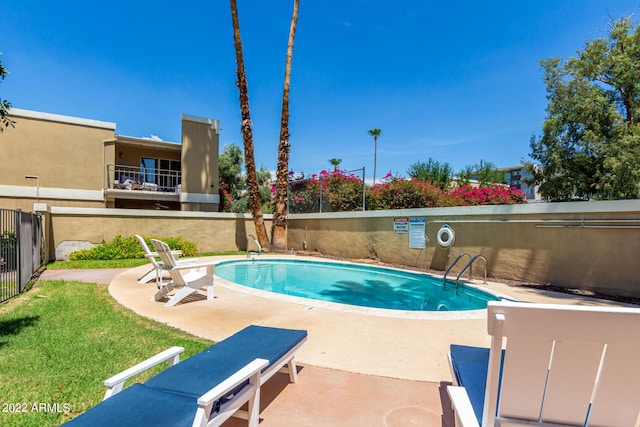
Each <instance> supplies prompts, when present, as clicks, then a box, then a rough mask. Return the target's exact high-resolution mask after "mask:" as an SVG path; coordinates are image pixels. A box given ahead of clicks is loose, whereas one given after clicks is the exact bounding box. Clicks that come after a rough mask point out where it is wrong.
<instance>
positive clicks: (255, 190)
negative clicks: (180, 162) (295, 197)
mask: <svg viewBox="0 0 640 427" xmlns="http://www.w3.org/2000/svg"><path fill="white" fill-rule="evenodd" d="M229 3H230V5H231V20H232V22H233V40H234V44H235V48H236V63H237V65H238V68H237V71H236V76H237V77H238V81H237V82H236V86H238V91H239V92H240V115H241V122H240V123H241V127H240V130H241V132H242V139H243V141H244V161H245V170H246V174H247V186H248V187H249V208H250V209H251V215H252V216H253V223H254V225H255V228H256V237H257V238H258V241H259V242H260V246H262V247H263V248H265V249H267V248H269V240H268V238H267V229H266V227H265V225H264V217H263V215H262V205H261V203H260V187H259V185H258V178H257V176H256V162H255V159H254V156H253V130H252V129H253V128H252V124H251V114H250V113H249V88H248V85H247V76H246V74H245V71H244V57H243V54H242V41H241V39H240V22H239V20H238V8H237V6H236V0H229Z"/></svg>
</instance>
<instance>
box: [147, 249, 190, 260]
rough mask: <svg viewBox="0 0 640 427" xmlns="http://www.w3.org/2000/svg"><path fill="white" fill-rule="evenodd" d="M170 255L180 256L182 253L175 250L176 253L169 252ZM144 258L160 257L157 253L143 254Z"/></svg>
mask: <svg viewBox="0 0 640 427" xmlns="http://www.w3.org/2000/svg"><path fill="white" fill-rule="evenodd" d="M171 253H172V254H173V255H182V251H180V250H176V251H171ZM144 256H145V258H158V257H159V256H160V255H158V252H149V253H147V254H144Z"/></svg>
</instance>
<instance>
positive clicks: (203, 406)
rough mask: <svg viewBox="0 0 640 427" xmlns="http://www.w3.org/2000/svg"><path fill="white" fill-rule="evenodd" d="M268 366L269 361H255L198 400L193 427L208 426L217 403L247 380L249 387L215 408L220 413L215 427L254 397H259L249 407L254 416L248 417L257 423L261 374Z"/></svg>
mask: <svg viewBox="0 0 640 427" xmlns="http://www.w3.org/2000/svg"><path fill="white" fill-rule="evenodd" d="M268 365H269V361H268V360H266V359H254V360H253V361H251V362H249V363H248V364H246V365H245V366H244V367H242V368H240V369H239V370H238V371H236V372H235V373H234V374H232V375H230V376H229V377H228V378H227V379H226V380H224V381H222V382H221V383H220V384H218V385H217V386H215V387H213V388H212V389H211V390H209V391H208V392H206V393H205V394H203V395H202V396H200V397H199V398H198V409H197V412H196V417H195V419H194V422H193V425H194V426H203V427H204V426H206V425H207V424H208V421H209V420H210V418H211V415H212V414H211V413H212V411H213V410H214V405H216V401H218V400H219V399H220V398H222V397H224V396H225V395H226V394H227V393H229V392H230V391H231V390H233V389H234V388H236V387H238V386H239V385H242V383H244V382H246V381H247V380H249V386H248V387H244V388H243V389H242V390H240V391H239V392H237V393H236V394H235V395H234V396H233V397H230V398H229V399H228V400H226V401H225V402H220V403H221V404H220V405H219V407H217V408H215V409H216V411H219V412H218V415H216V418H217V419H218V420H219V421H217V422H216V424H215V425H219V424H221V423H222V422H224V420H226V419H228V418H229V417H231V416H232V415H233V414H234V413H235V412H236V411H238V409H240V408H241V407H242V405H244V404H245V403H246V402H247V401H249V400H250V399H251V398H252V396H255V397H257V399H256V402H255V403H254V404H250V405H249V412H253V414H249V415H248V416H247V417H248V418H251V417H252V416H253V418H254V420H255V421H256V422H257V417H258V413H259V398H260V395H259V390H260V374H261V372H262V370H263V369H264V368H265V367H267V366H268ZM253 406H255V407H253ZM252 407H253V408H252ZM250 425H251V423H250ZM256 425H257V424H256Z"/></svg>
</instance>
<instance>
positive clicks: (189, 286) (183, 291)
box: [151, 239, 215, 307]
mask: <svg viewBox="0 0 640 427" xmlns="http://www.w3.org/2000/svg"><path fill="white" fill-rule="evenodd" d="M151 243H152V244H153V248H154V249H155V250H156V252H157V254H158V256H159V257H160V259H161V260H162V266H161V267H162V269H163V270H166V271H167V272H168V273H169V276H171V285H172V286H173V287H177V288H180V289H178V291H177V292H176V293H175V294H174V295H173V296H172V297H171V298H170V299H169V301H168V302H167V303H166V304H165V305H164V306H165V307H173V306H174V305H176V304H177V303H178V302H180V301H181V300H183V299H184V298H186V297H187V296H189V295H191V294H192V293H194V292H197V291H198V289H200V288H204V287H206V289H207V300H209V301H212V300H213V298H214V295H213V268H214V265H215V262H213V261H212V262H206V263H193V264H191V263H189V264H181V263H178V262H177V260H176V258H175V256H174V255H173V253H172V251H171V248H169V245H167V244H166V243H165V242H162V241H160V240H156V239H151ZM202 269H204V270H206V272H202V271H201V270H202ZM184 270H188V271H187V272H186V273H183V271H184ZM162 296H166V294H165V295H162ZM157 297H159V295H158V293H156V295H154V299H155V300H156V301H158V299H157Z"/></svg>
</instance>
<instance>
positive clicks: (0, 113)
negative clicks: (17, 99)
mask: <svg viewBox="0 0 640 427" xmlns="http://www.w3.org/2000/svg"><path fill="white" fill-rule="evenodd" d="M0 55H2V52H0ZM8 74H9V72H8V71H7V69H6V68H4V66H3V65H2V61H0V80H4V78H5V77H6V76H7V75H8ZM10 109H11V103H10V102H9V101H7V100H6V99H1V98H0V133H1V132H3V131H4V128H3V127H2V125H4V126H5V127H9V126H11V127H13V124H14V123H15V122H14V121H13V120H11V119H10V118H9V110H10Z"/></svg>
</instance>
